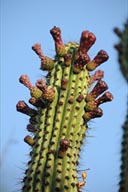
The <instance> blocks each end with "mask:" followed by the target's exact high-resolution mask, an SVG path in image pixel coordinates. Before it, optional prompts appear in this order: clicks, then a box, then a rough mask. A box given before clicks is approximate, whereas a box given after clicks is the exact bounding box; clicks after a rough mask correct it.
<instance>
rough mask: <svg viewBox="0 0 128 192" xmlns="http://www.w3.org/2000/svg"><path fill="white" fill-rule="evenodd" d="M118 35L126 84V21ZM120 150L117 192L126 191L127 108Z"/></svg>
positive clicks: (119, 58) (127, 28) (127, 67)
mask: <svg viewBox="0 0 128 192" xmlns="http://www.w3.org/2000/svg"><path fill="white" fill-rule="evenodd" d="M114 32H115V33H116V34H117V35H118V37H119V39H120V42H119V43H118V44H117V45H115V48H116V49H117V51H118V60H119V64H120V69H121V72H122V74H123V76H124V78H125V79H126V82H127V84H128V21H127V22H126V23H125V25H124V30H123V31H122V32H121V31H120V30H119V29H118V28H115V29H114ZM122 128H123V135H122V143H121V144H122V149H121V167H120V168H121V172H120V182H119V192H127V191H128V108H127V115H126V120H125V122H124V125H123V127H122Z"/></svg>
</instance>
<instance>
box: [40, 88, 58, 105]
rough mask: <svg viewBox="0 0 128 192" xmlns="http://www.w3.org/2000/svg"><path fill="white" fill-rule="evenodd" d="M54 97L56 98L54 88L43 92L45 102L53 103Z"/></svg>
mask: <svg viewBox="0 0 128 192" xmlns="http://www.w3.org/2000/svg"><path fill="white" fill-rule="evenodd" d="M54 97H55V89H54V88H49V87H47V88H46V89H45V90H44V91H43V95H42V98H43V99H44V100H45V101H48V102H52V101H53V100H54Z"/></svg>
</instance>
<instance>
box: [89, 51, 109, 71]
mask: <svg viewBox="0 0 128 192" xmlns="http://www.w3.org/2000/svg"><path fill="white" fill-rule="evenodd" d="M108 58H109V56H108V54H107V53H106V51H104V50H100V51H99V52H98V54H97V55H96V56H95V57H94V59H93V60H92V61H90V62H89V63H87V65H86V67H87V70H89V71H93V70H94V69H95V68H96V67H98V66H99V65H100V64H102V63H104V62H105V61H107V60H108Z"/></svg>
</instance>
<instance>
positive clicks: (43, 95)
mask: <svg viewBox="0 0 128 192" xmlns="http://www.w3.org/2000/svg"><path fill="white" fill-rule="evenodd" d="M19 81H20V83H22V84H24V85H25V86H26V87H27V88H28V89H29V90H30V95H31V97H32V98H31V99H30V100H29V101H30V103H31V104H33V105H34V104H35V106H36V105H38V104H40V103H41V102H40V100H42V99H43V100H44V101H47V102H52V101H53V100H54V97H55V90H54V88H53V87H50V86H47V84H46V81H45V80H43V79H39V80H37V82H36V86H32V84H31V82H30V80H29V77H28V76H27V75H21V77H20V78H19Z"/></svg>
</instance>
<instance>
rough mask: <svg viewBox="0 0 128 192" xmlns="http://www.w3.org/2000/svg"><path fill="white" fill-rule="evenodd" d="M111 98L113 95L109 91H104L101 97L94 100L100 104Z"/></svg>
mask: <svg viewBox="0 0 128 192" xmlns="http://www.w3.org/2000/svg"><path fill="white" fill-rule="evenodd" d="M112 100H113V95H112V94H111V93H110V92H108V91H107V92H105V93H104V94H103V95H102V96H101V97H99V98H98V99H97V100H96V101H97V104H98V105H100V104H102V103H105V102H109V101H112Z"/></svg>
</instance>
